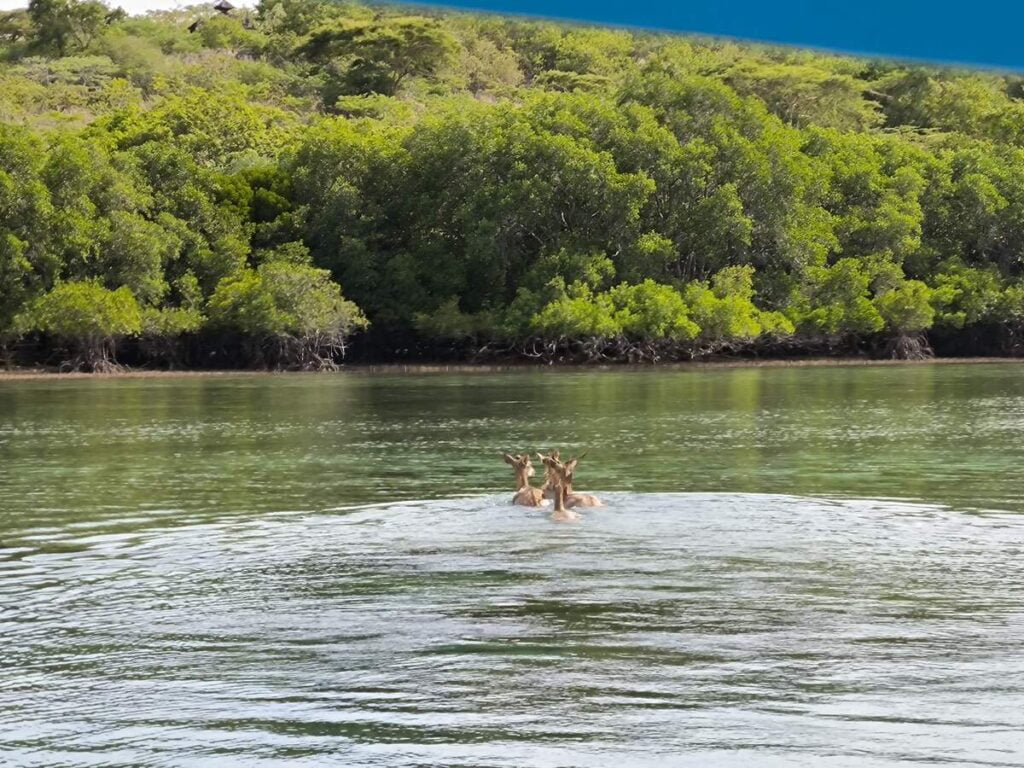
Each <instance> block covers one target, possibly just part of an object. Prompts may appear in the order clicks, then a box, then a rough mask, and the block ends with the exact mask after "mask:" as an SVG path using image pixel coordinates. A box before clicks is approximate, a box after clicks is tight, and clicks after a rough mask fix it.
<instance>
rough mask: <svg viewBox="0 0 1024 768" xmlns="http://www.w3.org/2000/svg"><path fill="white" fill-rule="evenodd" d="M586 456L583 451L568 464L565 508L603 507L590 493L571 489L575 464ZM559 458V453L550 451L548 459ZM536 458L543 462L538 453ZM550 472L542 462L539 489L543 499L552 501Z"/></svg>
mask: <svg viewBox="0 0 1024 768" xmlns="http://www.w3.org/2000/svg"><path fill="white" fill-rule="evenodd" d="M586 455H587V452H586V451H584V452H583V453H581V454H580V455H579V456H578V457H576V458H575V459H573V460H572V461H571V462H569V463H571V464H572V471H570V473H569V479H568V484H567V485H566V489H565V506H567V507H603V506H604V504H603V503H602V502H601V500H600V499H599V498H597V496H594V495H593V494H592V493H577V492H576V491H574V490H573V489H572V482H573V472H575V470H576V464H577V463H579V460H580V459H582V458H583V457H584V456H586ZM559 456H560V453H559V451H558V450H557V449H552V451H551V453H549V454H548V458H551V459H554V460H555V461H560V458H559ZM537 457H538V458H539V459H540V460H541V461H544V457H543V456H542V455H541V454H539V453H538V454H537ZM552 472H553V470H552V469H551V467H549V466H548V464H547V462H544V484H543V485H542V486H541V487H540V489H541V490H542V491H543V492H544V497H545V498H548V499H553V498H554V497H555V491H554V483H553V479H552Z"/></svg>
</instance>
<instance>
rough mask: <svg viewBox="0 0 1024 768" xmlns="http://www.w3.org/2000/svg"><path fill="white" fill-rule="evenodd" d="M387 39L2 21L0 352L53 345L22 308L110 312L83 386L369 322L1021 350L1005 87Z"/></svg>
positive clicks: (218, 17)
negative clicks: (931, 341) (124, 300)
mask: <svg viewBox="0 0 1024 768" xmlns="http://www.w3.org/2000/svg"><path fill="white" fill-rule="evenodd" d="M413 13H414V12H413V11H410V10H409V9H407V8H404V9H403V8H400V7H397V6H394V7H391V6H373V7H369V6H364V5H360V4H358V3H326V2H319V0H261V2H260V4H259V6H258V8H257V9H256V11H255V14H254V15H252V14H250V13H249V12H247V11H241V10H240V11H235V12H232V13H231V14H227V15H222V14H214V13H212V12H211V11H209V10H206V11H203V10H200V9H195V8H193V9H189V10H184V11H170V12H165V13H159V14H151V15H148V16H146V17H139V18H126V17H124V15H123V14H121V13H118V12H117V11H111V10H110V8H109V7H107V6H105V5H103V4H101V3H100V2H98V1H97V0H33V1H32V3H31V5H30V7H29V9H28V10H26V11H12V12H4V13H2V14H0V338H2V340H3V341H4V343H7V342H8V341H10V339H11V338H12V337H13V336H16V335H17V334H18V333H27V332H33V333H36V334H42V333H45V334H46V335H47V338H52V339H55V340H56V339H60V341H59V343H60V344H64V345H69V346H75V345H76V344H78V342H73V341H72V337H70V336H64V335H62V334H61V333H57V331H55V330H54V329H53V328H54V326H52V323H55V322H56V320H55V319H54V317H55V315H51V316H48V317H50V319H49V320H46V323H43V322H42V320H41V318H43V317H44V314H45V313H44V314H41V313H43V310H44V309H46V308H47V307H51V308H52V306H56V305H57V304H58V303H59V302H65V303H67V304H68V305H69V306H75V307H77V308H78V309H76V310H75V312H78V313H79V314H77V315H76V314H74V313H72V317H74V318H77V319H76V320H75V322H78V321H81V322H82V323H85V326H83V327H87V326H88V323H89V322H91V321H90V320H89V319H88V318H86V317H85V315H89V314H90V313H91V315H92V316H93V319H94V320H95V318H96V317H105V315H104V314H103V313H104V312H106V309H102V308H103V307H108V306H110V305H111V301H112V300H110V299H109V297H107V293H111V294H117V295H119V296H122V297H123V296H125V295H130V296H131V297H132V301H133V302H135V303H136V304H137V305H138V307H137V309H138V315H139V318H140V319H139V321H138V323H137V324H135V325H132V324H131V323H129V324H128V326H123V327H122V329H121V330H117V331H116V332H115V331H111V332H110V333H109V334H106V335H104V334H100V335H99V336H97V338H100V339H105V341H101V342H98V343H97V344H96V345H93V346H92V347H91V349H92V351H91V352H89V354H88V355H85V352H84V351H83V350H84V347H82V346H81V345H79V346H75V348H76V349H78V350H79V351H78V352H77V353H76V354H77V356H78V358H80V359H78V362H77V363H76V364H78V363H80V364H82V365H87V366H88V365H98V366H100V367H102V365H103V364H104V360H108V359H109V357H110V354H111V350H112V348H113V347H112V345H113V340H116V339H117V338H118V337H119V336H123V335H125V334H137V333H141V335H142V340H143V341H142V345H141V349H142V354H149V352H147V350H150V351H151V352H152V354H153V355H154V356H155V358H156V359H161V360H164V361H173V359H174V358H175V356H176V355H177V353H178V352H179V351H180V348H182V347H184V346H188V345H177V346H176V345H175V343H176V339H178V338H179V337H182V336H185V335H188V336H189V338H190V341H189V345H191V344H193V343H195V342H196V340H199V342H201V343H205V342H203V340H204V339H207V338H212V339H224V338H229V337H232V338H236V339H240V344H239V347H240V348H245V349H246V350H247V353H248V354H250V357H251V359H252V361H254V362H258V363H262V364H279V365H295V366H299V367H322V366H325V365H330V364H331V361H332V360H333V359H334V358H335V357H336V356H337V355H340V353H341V348H342V346H343V345H344V343H345V340H346V339H347V338H348V337H349V336H350V335H351V334H352V333H355V332H356V331H358V330H359V329H360V328H361V327H363V326H364V325H365V323H366V321H367V319H369V320H372V321H373V323H374V329H375V336H377V335H378V334H379V338H382V339H384V340H385V341H387V340H388V339H390V338H391V334H394V335H395V338H402V339H405V338H407V336H408V334H409V333H410V332H417V333H418V334H420V335H421V336H424V337H427V338H432V339H472V340H474V341H475V342H477V343H486V342H488V341H490V340H492V339H503V340H506V341H510V342H517V343H534V342H537V343H540V342H544V343H550V342H552V341H554V340H562V342H564V343H578V344H589V343H590V342H592V341H594V340H596V342H595V343H598V345H599V346H600V344H605V345H606V346H607V347H608V348H615V349H619V348H620V347H621V348H623V349H625V348H630V349H634V350H635V349H637V348H641V347H643V348H645V349H646V348H649V347H645V346H644V345H654V346H655V347H658V348H659V349H662V348H671V349H673V350H676V351H677V352H679V353H680V354H684V353H686V352H700V351H710V350H714V349H718V348H723V347H726V346H731V347H739V346H743V345H747V344H769V343H772V342H773V341H774V340H776V339H779V338H781V337H786V336H791V335H793V334H797V340H796V341H794V342H792V343H807V344H816V343H818V342H822V341H825V342H828V343H830V344H831V343H834V342H837V341H842V342H843V343H844V344H846V343H850V344H857V343H861V344H862V343H864V341H865V340H870V342H871V343H872V344H874V343H877V342H878V341H879V340H881V341H887V340H889V339H893V338H901V339H907V338H911V337H919V336H920V335H921V334H923V333H924V332H925V331H927V330H928V329H929V328H930V327H931V326H932V325H933V324H935V325H937V326H941V327H942V328H943V329H944V330H943V332H942V333H943V335H947V336H948V335H951V334H953V333H954V332H958V331H963V332H964V333H963V337H964V338H980V337H981V334H979V333H977V332H976V331H974V330H972V329H981V328H983V327H984V328H985V329H986V330H990V329H992V328H995V327H997V326H1002V327H1003V329H1004V330H1003V331H1001V332H1002V333H1004V334H1005V336H1006V338H1009V339H1012V338H1015V337H1016V336H1015V335H1016V334H1018V332H1019V331H1020V330H1021V329H1024V298H1022V297H1024V289H1022V288H1021V285H1022V282H1021V280H1022V276H1024V254H1022V251H1021V248H1020V242H1021V238H1020V233H1021V232H1024V102H1022V101H1021V97H1022V96H1024V88H1022V86H1021V82H1022V81H1021V80H1020V78H1012V77H1006V76H999V75H994V74H984V73H968V72H963V71H958V70H940V69H935V68H923V67H917V66H910V65H903V64H895V63H890V64H886V63H880V62H868V61H863V60H859V59H853V58H845V57H837V56H830V55H825V54H818V53H811V52H798V51H793V50H778V49H773V48H768V47H755V46H742V45H738V44H733V43H722V42H717V41H701V40H683V39H680V38H673V37H669V36H662V35H649V34H642V33H633V32H627V31H618V30H609V29H601V28H596V27H586V26H578V25H576V26H569V25H558V24H553V23H547V22H532V21H522V20H513V19H502V18H499V17H493V16H480V15H472V14H463V13H450V12H444V13H441V12H436V13H435V12H431V13H430V15H429V16H428V15H426V14H425V13H424V14H423V15H412V14H413ZM193 22H196V25H195V27H194V31H192V32H190V31H189V29H190V28H192V24H193ZM339 285H344V286H345V297H343V296H342V294H341V290H340V288H339V287H338V286H339ZM66 286H80V287H74V288H68V287H66ZM68 291H77V292H78V293H75V294H74V296H72V294H71V293H67V292H68ZM99 291H106V292H107V293H98V292H99ZM119 292H121V293H119ZM346 297H347V298H346ZM72 299H74V301H72ZM349 299H351V301H354V302H355V303H354V304H353V303H351V302H350V301H349ZM44 300H45V301H44ZM39 302H43V303H39ZM76 302H77V303H76ZM83 307H89V308H90V309H89V311H88V312H86V311H85V310H84V309H82V308H83ZM98 307H99V308H100V309H97V308H98ZM101 310H102V311H101ZM364 313H365V315H364ZM15 318H19V320H18V322H15ZM33 318H34V320H33ZM37 321H38V322H37ZM44 325H45V326H46V327H45V328H44V327H43V326H44ZM129 326H130V328H129ZM124 328H129V329H128V330H124ZM65 330H67V329H65ZM90 333H91V332H90ZM90 333H87V334H86V336H89V337H90V338H92V336H91V335H90ZM990 336H991V334H990ZM538 337H539V338H538ZM937 337H938V336H937ZM37 338H38V336H37ZM74 338H78V337H74ZM993 338H994V336H993ZM585 340H586V341H585ZM157 342H159V343H157ZM218 343H220V342H218ZM86 346H89V345H86ZM133 349H134V347H133ZM904 351H907V352H913V351H914V350H912V349H910V348H909V347H907V348H906V350H904ZM87 357H88V358H89V359H88V360H87V359H86V358H87ZM72 362H75V361H72Z"/></svg>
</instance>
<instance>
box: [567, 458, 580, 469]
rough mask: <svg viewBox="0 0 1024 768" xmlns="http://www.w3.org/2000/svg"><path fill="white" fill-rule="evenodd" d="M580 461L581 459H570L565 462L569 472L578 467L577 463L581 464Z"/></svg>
mask: <svg viewBox="0 0 1024 768" xmlns="http://www.w3.org/2000/svg"><path fill="white" fill-rule="evenodd" d="M579 463H580V460H579V459H570V460H569V461H567V462H565V469H566V471H567V472H572V471H573V470H574V469H576V465H577V464H579Z"/></svg>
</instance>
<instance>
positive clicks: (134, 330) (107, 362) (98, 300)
mask: <svg viewBox="0 0 1024 768" xmlns="http://www.w3.org/2000/svg"><path fill="white" fill-rule="evenodd" d="M15 326H16V328H17V329H18V330H19V331H21V332H23V333H24V332H31V331H37V332H40V333H45V334H48V335H50V336H52V337H54V338H55V339H56V340H57V341H58V342H60V343H63V344H66V345H68V346H69V347H71V348H72V349H73V350H74V351H75V357H74V358H73V359H72V360H70V361H68V362H67V363H66V366H67V367H68V368H70V369H72V370H75V369H78V368H81V367H87V368H89V369H91V370H100V371H102V370H105V369H106V368H108V367H110V366H112V365H113V364H114V363H113V356H114V348H115V345H116V343H117V340H118V339H120V338H121V337H123V336H132V335H135V334H138V333H139V332H140V331H141V330H142V313H141V311H140V309H139V304H138V302H137V301H136V300H135V297H134V296H133V295H132V292H131V291H130V290H129V289H128V288H127V287H125V286H122V287H120V288H118V289H117V290H116V291H111V290H108V289H106V288H104V287H103V286H102V285H100V284H99V283H98V282H95V281H91V280H90V281H81V282H66V283H58V284H57V285H56V286H54V287H53V289H52V290H51V291H49V292H48V293H46V294H44V295H42V296H39V297H38V298H36V299H35V300H34V301H33V302H32V303H31V304H29V305H28V307H27V308H26V310H25V312H24V313H23V314H21V315H19V316H18V317H17V318H16V319H15Z"/></svg>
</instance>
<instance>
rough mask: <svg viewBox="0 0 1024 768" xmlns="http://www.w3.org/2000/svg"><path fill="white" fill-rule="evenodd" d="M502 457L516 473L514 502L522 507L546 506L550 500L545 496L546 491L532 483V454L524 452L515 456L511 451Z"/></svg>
mask: <svg viewBox="0 0 1024 768" xmlns="http://www.w3.org/2000/svg"><path fill="white" fill-rule="evenodd" d="M502 458H504V459H505V463H506V464H508V465H510V466H511V467H512V469H513V470H514V471H515V473H516V495H515V496H513V497H512V503H513V504H518V505H519V506H521V507H546V506H547V504H548V500H547V499H546V498H544V491H542V490H541V489H540V488H534V487H533V486H532V485H530V478H531V477H533V475H534V469H533V465H532V464H531V463H530V454H528V453H523V454H519V455H516V456H513V455H512V454H511V453H506V454H503V455H502Z"/></svg>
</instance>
